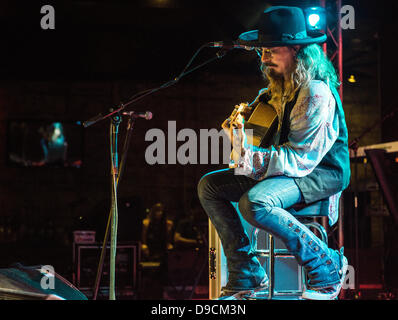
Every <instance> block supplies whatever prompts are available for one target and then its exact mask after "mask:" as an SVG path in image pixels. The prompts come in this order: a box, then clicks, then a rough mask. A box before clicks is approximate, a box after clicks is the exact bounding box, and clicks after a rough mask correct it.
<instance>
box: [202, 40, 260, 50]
mask: <svg viewBox="0 0 398 320" xmlns="http://www.w3.org/2000/svg"><path fill="white" fill-rule="evenodd" d="M209 47H211V48H222V49H227V50H228V49H244V50H248V51H251V50H254V47H248V46H244V45H242V44H238V43H237V42H236V41H214V42H210V44H209Z"/></svg>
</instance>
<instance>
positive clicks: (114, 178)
mask: <svg viewBox="0 0 398 320" xmlns="http://www.w3.org/2000/svg"><path fill="white" fill-rule="evenodd" d="M210 46H211V43H207V44H204V45H202V46H201V47H200V48H199V49H198V50H197V51H196V52H195V54H194V55H193V57H192V58H191V60H190V61H189V62H188V64H187V65H186V66H185V68H184V70H183V71H182V72H181V73H180V75H179V76H178V77H176V78H174V79H172V80H170V81H168V82H166V83H164V84H162V85H161V86H159V87H156V88H154V89H149V90H145V91H143V92H139V93H138V94H135V95H133V96H132V97H131V98H130V100H129V101H128V102H127V103H125V104H123V103H120V105H119V106H117V107H116V108H115V109H113V108H110V109H109V110H108V113H107V114H105V115H104V114H102V113H100V114H98V115H96V116H94V117H92V118H90V119H89V120H87V121H84V122H83V126H84V127H85V128H87V127H89V126H91V125H93V124H95V123H97V122H99V121H102V120H105V119H107V118H110V119H111V127H110V153H111V209H110V212H109V216H108V222H107V226H106V230H105V235H104V240H103V242H102V249H101V255H100V259H99V263H98V268H97V274H96V279H95V284H94V289H93V300H96V299H97V295H98V290H99V285H100V282H101V276H102V269H103V264H104V260H105V252H106V244H107V242H108V238H109V229H111V241H110V273H109V279H110V280H109V300H116V294H115V259H116V249H117V224H118V209H117V190H118V186H119V182H120V177H121V174H122V173H123V171H124V168H125V163H126V157H127V153H128V147H129V145H130V140H131V134H132V131H133V128H134V123H135V119H136V117H137V116H136V115H135V114H134V112H130V113H129V120H128V128H127V133H126V136H125V141H124V145H123V152H122V159H121V163H120V166H119V159H118V153H117V141H118V140H117V139H118V131H119V125H120V122H121V119H122V118H121V111H123V110H124V109H125V107H126V106H128V105H130V104H132V103H134V102H136V101H138V100H141V99H142V98H144V97H146V96H148V95H150V94H152V93H155V92H156V91H159V90H160V89H165V88H167V87H170V86H172V85H174V84H176V83H177V82H178V81H179V80H180V79H181V78H182V77H183V76H185V75H187V74H189V73H191V72H193V71H195V70H197V69H199V68H200V67H202V66H204V65H207V64H209V63H210V62H212V61H214V60H217V59H220V58H223V57H224V56H225V55H226V53H227V52H228V51H229V50H227V49H224V48H223V49H221V50H220V51H219V52H217V53H216V56H215V57H213V58H210V59H208V60H207V61H205V62H203V63H201V64H199V65H198V66H196V67H194V68H192V69H190V70H188V71H187V69H188V67H189V66H190V65H191V63H192V62H193V60H194V58H195V57H196V56H197V55H198V53H199V52H200V51H201V50H202V49H203V48H205V47H210Z"/></svg>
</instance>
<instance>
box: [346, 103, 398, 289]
mask: <svg viewBox="0 0 398 320" xmlns="http://www.w3.org/2000/svg"><path fill="white" fill-rule="evenodd" d="M397 110H398V109H395V110H393V111H392V112H390V113H389V114H387V115H386V116H384V117H383V119H381V120H380V121H375V123H374V124H373V125H372V126H370V127H369V128H367V129H365V130H364V131H363V132H362V133H361V134H360V135H359V136H358V137H356V138H354V139H353V140H352V141H351V142H350V143H349V144H348V148H349V149H351V150H352V151H353V152H354V159H355V160H354V181H355V182H354V190H353V191H354V228H355V230H354V235H355V264H356V270H355V291H356V292H358V291H359V269H360V268H359V230H358V227H359V226H358V224H359V216H358V205H359V204H358V159H357V155H358V147H359V140H360V139H361V138H363V137H364V136H365V135H366V134H367V133H369V132H370V131H372V130H373V129H374V128H376V127H378V126H381V125H382V124H383V122H384V121H385V120H387V119H388V118H391V117H393V116H394V115H395V112H397Z"/></svg>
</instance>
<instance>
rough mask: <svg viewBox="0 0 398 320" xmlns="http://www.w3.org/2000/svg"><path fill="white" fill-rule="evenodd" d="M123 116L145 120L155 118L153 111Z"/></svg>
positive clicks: (126, 113) (130, 112) (131, 112)
mask: <svg viewBox="0 0 398 320" xmlns="http://www.w3.org/2000/svg"><path fill="white" fill-rule="evenodd" d="M123 115H125V116H130V117H134V118H144V119H145V120H151V119H152V116H153V115H152V112H151V111H140V112H139V111H129V112H123Z"/></svg>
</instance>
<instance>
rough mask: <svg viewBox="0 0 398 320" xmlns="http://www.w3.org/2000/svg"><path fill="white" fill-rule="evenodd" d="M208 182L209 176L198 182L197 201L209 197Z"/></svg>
mask: <svg viewBox="0 0 398 320" xmlns="http://www.w3.org/2000/svg"><path fill="white" fill-rule="evenodd" d="M209 180H211V176H209V175H205V176H203V177H202V178H201V179H200V180H199V182H198V186H197V192H198V197H199V200H200V199H204V198H206V196H208V195H209V191H210V190H209V186H210V181H209Z"/></svg>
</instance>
